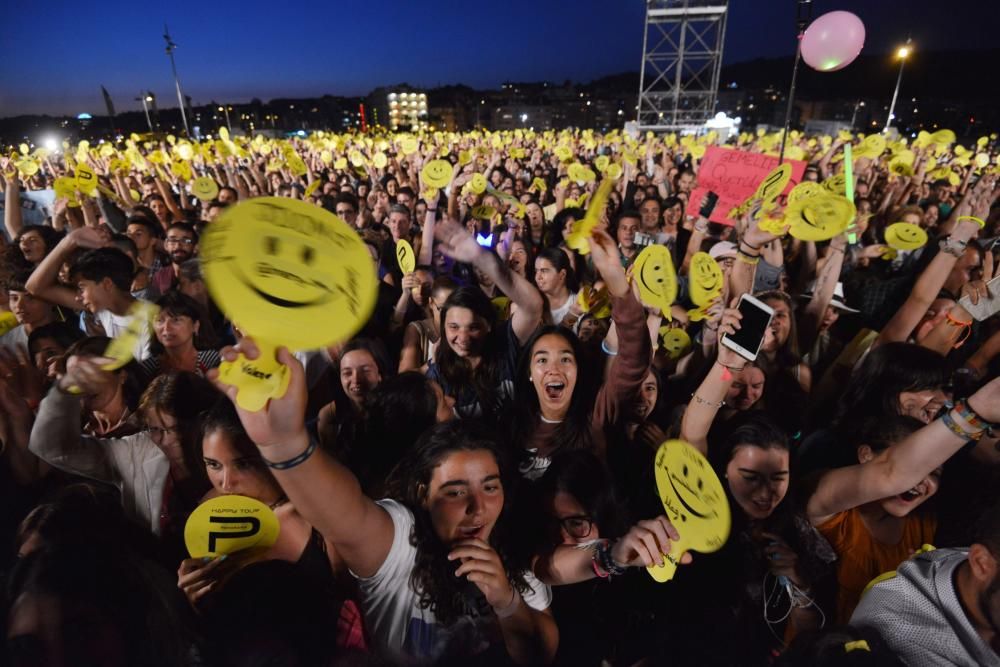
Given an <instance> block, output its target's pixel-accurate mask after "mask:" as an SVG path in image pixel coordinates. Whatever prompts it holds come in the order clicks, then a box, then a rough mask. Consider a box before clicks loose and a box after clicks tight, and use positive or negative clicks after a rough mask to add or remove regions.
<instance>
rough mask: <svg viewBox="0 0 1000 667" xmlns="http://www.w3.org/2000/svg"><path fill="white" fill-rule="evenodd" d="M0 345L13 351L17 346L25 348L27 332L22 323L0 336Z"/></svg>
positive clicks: (26, 345)
mask: <svg viewBox="0 0 1000 667" xmlns="http://www.w3.org/2000/svg"><path fill="white" fill-rule="evenodd" d="M0 347H6V348H10V350H11V351H14V350H15V349H16V348H19V347H23V348H25V349H27V347H28V332H27V331H25V329H24V325H23V324H18V325H17V326H16V327H14V328H13V329H11V330H10V331H8V332H7V333H5V334H4V335H2V336H0Z"/></svg>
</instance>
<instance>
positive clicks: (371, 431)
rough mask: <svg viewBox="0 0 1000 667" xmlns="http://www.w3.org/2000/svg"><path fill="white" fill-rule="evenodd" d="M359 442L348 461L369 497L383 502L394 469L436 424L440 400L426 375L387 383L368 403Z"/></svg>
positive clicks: (409, 373) (412, 373)
mask: <svg viewBox="0 0 1000 667" xmlns="http://www.w3.org/2000/svg"><path fill="white" fill-rule="evenodd" d="M365 412H366V413H367V414H366V416H365V424H364V428H363V430H362V434H361V436H360V438H359V440H360V442H358V443H357V446H356V447H353V448H351V449H352V451H351V452H349V453H348V456H347V458H348V459H349V460H350V467H351V469H352V470H353V471H354V473H355V474H356V475H357V476H358V479H359V480H360V481H361V486H362V488H363V489H364V490H365V493H366V495H368V496H370V497H372V498H380V497H381V496H382V495H383V494H382V489H383V487H384V485H385V480H386V478H387V477H388V475H389V472H390V471H391V470H392V468H393V466H395V465H396V463H397V462H398V461H399V460H400V459H402V458H403V457H404V456H405V455H406V453H407V452H409V451H410V450H411V449H412V448H413V445H414V444H415V443H416V442H417V441H418V440H419V439H420V436H421V435H423V434H424V432H425V431H427V430H428V429H430V428H432V427H433V426H434V424H435V423H436V422H437V397H436V396H435V394H434V389H433V387H432V386H431V380H429V379H427V378H426V377H425V376H424V375H423V373H418V372H417V371H407V372H406V373H400V374H399V375H397V376H396V377H393V378H389V379H388V380H384V381H383V382H382V383H381V384H380V385H379V386H377V387H375V389H374V390H372V392H371V394H369V395H368V398H367V399H366V401H365Z"/></svg>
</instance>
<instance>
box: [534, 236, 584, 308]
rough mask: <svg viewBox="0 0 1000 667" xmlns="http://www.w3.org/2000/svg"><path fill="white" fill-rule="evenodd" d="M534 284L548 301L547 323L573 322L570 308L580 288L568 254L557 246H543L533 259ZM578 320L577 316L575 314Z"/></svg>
mask: <svg viewBox="0 0 1000 667" xmlns="http://www.w3.org/2000/svg"><path fill="white" fill-rule="evenodd" d="M535 285H536V286H537V287H538V291H540V292H541V293H542V294H544V295H545V298H546V299H547V300H548V302H549V312H548V317H547V318H546V321H547V322H548V323H549V324H556V325H564V324H565V325H571V324H575V323H576V322H575V320H574V319H573V318H574V315H572V314H571V313H570V309H571V307H572V306H573V304H574V303H575V302H576V293H577V290H579V289H580V286H579V284H578V283H577V281H576V275H575V273H574V272H573V267H572V265H571V264H570V260H569V256H568V255H567V254H566V253H565V252H563V251H562V250H560V249H559V248H545V249H543V250H542V251H541V252H539V253H538V257H537V258H536V259H535ZM576 319H577V320H578V319H579V317H578V316H577V317H576Z"/></svg>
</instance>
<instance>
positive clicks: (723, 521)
mask: <svg viewBox="0 0 1000 667" xmlns="http://www.w3.org/2000/svg"><path fill="white" fill-rule="evenodd" d="M654 472H655V476H656V489H657V492H658V493H659V496H660V501H661V502H662V503H663V508H664V510H666V517H667V519H668V520H669V521H670V523H671V524H673V526H674V528H676V529H677V533H678V534H679V536H680V539H679V540H677V541H675V542H671V544H670V553H669V554H663V556H665V561H664V564H663V565H662V566H660V565H656V566H653V567H650V568H647V571H648V572H649V574H650V576H652V577H653V579H655V580H656V581H658V582H660V583H663V582H665V581H669V580H670V579H672V578H673V577H674V573H675V572H676V571H677V566H678V565H680V562H681V557H682V556H683V555H684V552H686V551H690V550H694V551H700V552H702V553H711V552H713V551H718V550H719V549H721V548H722V547H723V545H725V543H726V540H728V539H729V529H730V526H731V521H732V519H731V517H730V513H729V500H728V499H727V498H726V491H725V489H724V488H723V487H722V482H720V481H719V477H718V475H716V474H715V471H714V470H712V466H711V465H710V464H709V462H708V459H706V458H705V457H704V456H702V454H701V453H700V452H699V451H698V450H697V449H695V448H694V447H692V446H691V445H689V444H688V443H686V442H684V441H683V440H668V441H667V442H665V443H663V444H662V445H660V448H659V449H658V450H657V452H656V457H655V458H654Z"/></svg>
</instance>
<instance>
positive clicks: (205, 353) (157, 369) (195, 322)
mask: <svg viewBox="0 0 1000 667" xmlns="http://www.w3.org/2000/svg"><path fill="white" fill-rule="evenodd" d="M156 305H157V306H159V308H160V312H159V313H158V314H157V316H156V320H155V321H154V322H153V333H154V334H155V335H156V337H155V340H153V341H150V345H149V352H150V356H149V358H148V359H146V360H145V361H143V362H142V364H141V365H140V368H141V372H142V375H143V380H144V384H145V383H148V382H149V381H150V380H152V379H153V378H154V377H156V376H157V375H159V374H160V373H165V372H169V371H187V372H189V373H195V374H196V375H201V376H204V375H205V373H207V372H208V371H209V370H210V369H212V368H215V367H216V366H218V365H219V362H220V359H219V353H218V352H217V351H216V350H199V349H198V348H197V345H196V343H197V340H198V332H199V330H200V329H201V309H200V308H199V307H198V302H197V301H195V300H194V299H192V298H191V297H189V296H186V295H184V294H181V293H180V292H173V291H172V292H167V293H166V294H165V295H163V296H162V297H160V298H159V300H158V301H157V302H156Z"/></svg>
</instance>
